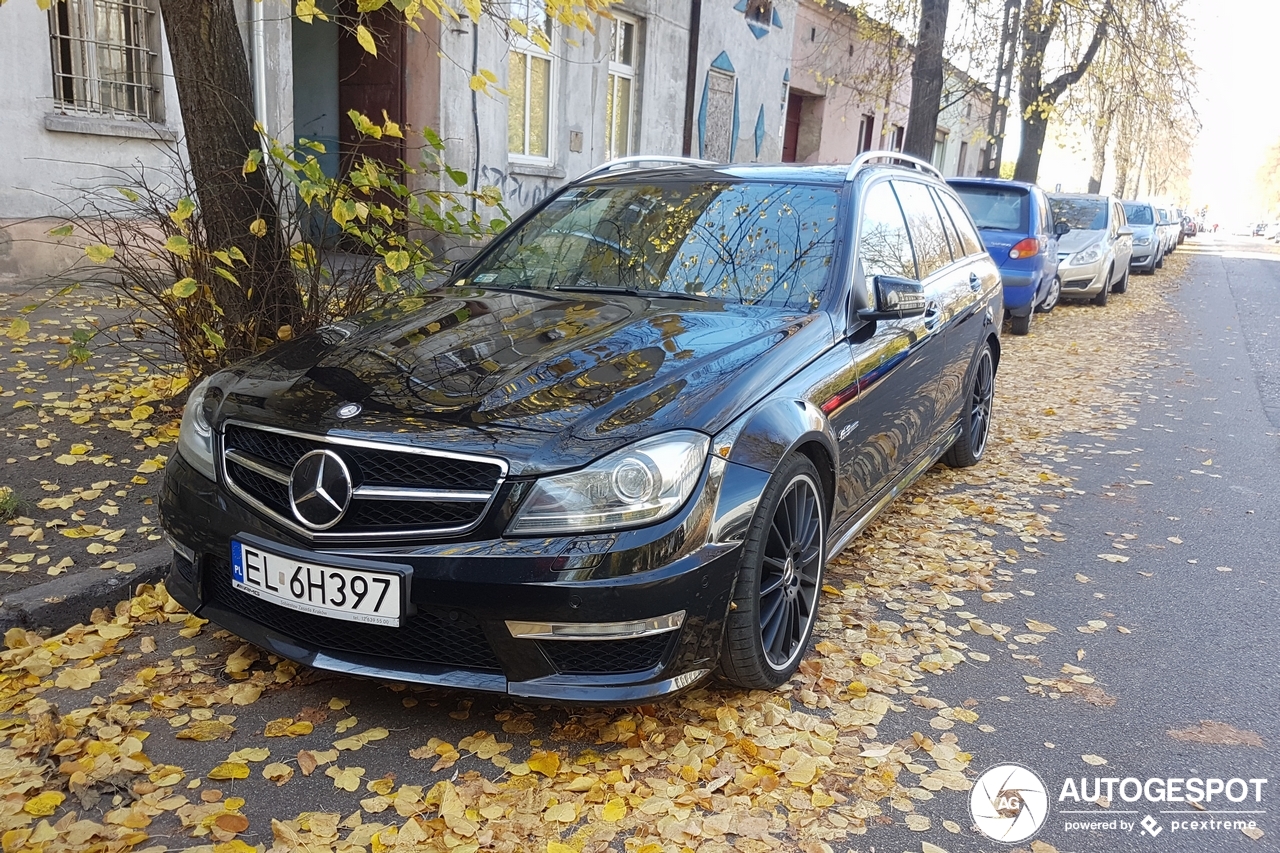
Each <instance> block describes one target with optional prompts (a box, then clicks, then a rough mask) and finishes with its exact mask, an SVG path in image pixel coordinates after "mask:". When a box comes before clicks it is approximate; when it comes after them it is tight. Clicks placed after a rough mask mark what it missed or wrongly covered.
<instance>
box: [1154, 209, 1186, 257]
mask: <svg viewBox="0 0 1280 853" xmlns="http://www.w3.org/2000/svg"><path fill="white" fill-rule="evenodd" d="M1155 211H1156V232H1157V233H1159V235H1160V240H1161V241H1162V242H1163V244H1164V253H1165V254H1166V255H1171V254H1173V250H1174V249H1176V248H1178V231H1180V230H1181V227H1180V226H1175V225H1174V224H1173V219H1171V218H1170V215H1169V208H1167V207H1157V208H1155Z"/></svg>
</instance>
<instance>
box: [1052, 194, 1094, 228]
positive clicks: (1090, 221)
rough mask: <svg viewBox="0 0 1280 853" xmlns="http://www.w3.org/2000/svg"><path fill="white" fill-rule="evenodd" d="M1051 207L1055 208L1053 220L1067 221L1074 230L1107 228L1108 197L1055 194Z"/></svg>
mask: <svg viewBox="0 0 1280 853" xmlns="http://www.w3.org/2000/svg"><path fill="white" fill-rule="evenodd" d="M1049 207H1051V208H1052V209H1053V221H1054V222H1065V223H1067V224H1068V225H1070V226H1071V230H1072V231H1105V230H1107V202H1106V199H1101V198H1069V197H1066V196H1053V197H1050V199H1049Z"/></svg>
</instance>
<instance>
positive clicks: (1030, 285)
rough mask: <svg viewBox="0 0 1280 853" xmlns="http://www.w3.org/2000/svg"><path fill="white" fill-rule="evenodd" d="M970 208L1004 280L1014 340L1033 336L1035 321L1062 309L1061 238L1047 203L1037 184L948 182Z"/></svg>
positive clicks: (972, 180)
mask: <svg viewBox="0 0 1280 853" xmlns="http://www.w3.org/2000/svg"><path fill="white" fill-rule="evenodd" d="M947 183H948V184H950V185H951V187H952V188H953V189H954V190H955V191H956V193H957V194H958V195H959V196H960V199H961V200H962V201H963V202H964V203H965V206H966V207H967V208H969V213H970V215H971V216H973V221H974V223H975V224H976V225H977V226H978V231H979V232H980V233H981V234H982V242H983V243H985V244H986V246H987V252H988V253H989V254H990V255H991V258H992V260H994V261H995V262H996V266H997V267H999V268H1000V277H1001V278H1002V279H1003V280H1004V309H1005V314H1006V315H1007V316H1008V317H1009V318H1010V321H1011V323H1012V325H1013V333H1014V334H1015V335H1025V334H1027V332H1029V331H1031V315H1032V314H1033V313H1034V312H1035V311H1041V312H1049V311H1052V310H1053V307H1054V306H1055V305H1057V304H1058V296H1059V295H1060V293H1061V290H1062V286H1061V282H1059V280H1058V238H1057V235H1056V234H1055V233H1054V225H1053V214H1052V213H1051V212H1050V210H1049V198H1048V196H1046V195H1045V193H1044V190H1042V189H1040V188H1039V187H1038V186H1036V185H1035V184H1027V183H1023V182H1021V181H1004V180H1000V179H999V178H948V179H947Z"/></svg>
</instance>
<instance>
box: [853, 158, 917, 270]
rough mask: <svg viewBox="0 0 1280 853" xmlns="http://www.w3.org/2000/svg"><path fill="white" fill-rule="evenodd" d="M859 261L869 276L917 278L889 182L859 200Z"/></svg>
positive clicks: (881, 184) (904, 222)
mask: <svg viewBox="0 0 1280 853" xmlns="http://www.w3.org/2000/svg"><path fill="white" fill-rule="evenodd" d="M858 222H859V236H858V258H859V259H860V260H861V261H862V271H863V272H864V273H865V274H866V275H867V276H868V277H870V276H873V275H894V276H900V277H902V278H918V276H917V275H916V261H915V256H914V255H913V254H912V252H911V238H910V237H908V236H907V223H906V221H905V220H904V219H903V218H902V209H901V208H900V207H898V198H897V196H895V195H894V194H893V188H892V187H890V186H889V182H888V181H881V182H880V183H878V184H875V185H874V186H872V187H871V189H869V190H867V192H866V195H864V196H863V197H862V209H861V210H860V211H859V214H858Z"/></svg>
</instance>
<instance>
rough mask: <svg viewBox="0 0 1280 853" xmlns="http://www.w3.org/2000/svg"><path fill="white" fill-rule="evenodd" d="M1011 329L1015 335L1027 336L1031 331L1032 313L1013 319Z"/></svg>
mask: <svg viewBox="0 0 1280 853" xmlns="http://www.w3.org/2000/svg"><path fill="white" fill-rule="evenodd" d="M1010 327H1011V328H1012V329H1013V333H1014V334H1015V335H1025V334H1027V333H1029V332H1030V331H1031V312H1028V313H1027V314H1026V315H1025V316H1022V317H1016V316H1015V317H1012V318H1011V319H1010Z"/></svg>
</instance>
